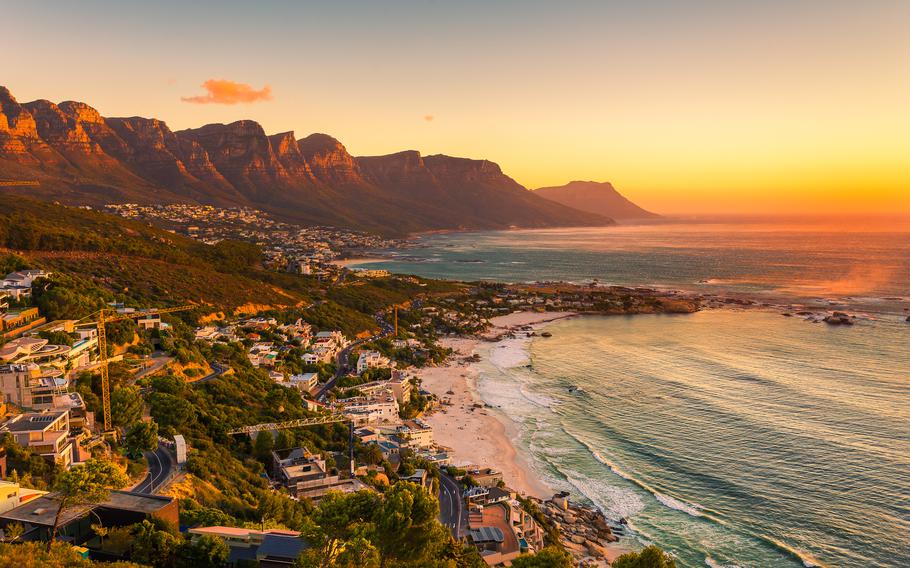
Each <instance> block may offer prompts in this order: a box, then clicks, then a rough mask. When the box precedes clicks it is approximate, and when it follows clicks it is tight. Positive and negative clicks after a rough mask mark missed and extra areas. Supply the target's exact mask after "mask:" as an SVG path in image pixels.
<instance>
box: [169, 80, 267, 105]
mask: <svg viewBox="0 0 910 568" xmlns="http://www.w3.org/2000/svg"><path fill="white" fill-rule="evenodd" d="M202 88H203V89H205V90H206V91H208V94H206V95H198V96H195V97H181V98H180V100H182V101H183V102H185V103H195V104H200V105H208V104H218V105H235V104H237V103H255V102H259V101H270V100H272V88H271V87H269V86H268V85H265V86H264V87H262V88H261V89H259V90H258V91H257V90H256V89H254V88H253V87H252V86H251V85H247V84H246V83H235V82H233V81H227V80H225V79H209V80H208V81H206V82H205V83H203V84H202Z"/></svg>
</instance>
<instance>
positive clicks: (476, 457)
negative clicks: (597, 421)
mask: <svg viewBox="0 0 910 568" xmlns="http://www.w3.org/2000/svg"><path fill="white" fill-rule="evenodd" d="M576 315H577V314H576V313H574V312H544V313H537V312H515V313H512V314H508V315H505V316H499V317H496V318H493V319H492V320H490V321H491V323H493V328H491V329H490V330H489V331H488V332H487V333H485V334H484V336H483V337H482V338H464V337H459V338H447V339H444V340H442V342H441V343H442V344H443V345H444V346H445V347H448V348H451V349H452V351H453V353H452V355H451V356H450V358H449V360H448V361H447V362H446V364H445V365H442V366H439V367H432V368H428V369H423V370H421V371H420V372H419V373H418V376H419V377H420V379H421V386H422V388H424V389H426V390H428V391H430V392H431V393H433V394H435V395H436V396H437V397H438V398H439V400H440V401H441V404H440V406H439V407H438V408H437V409H436V410H434V411H433V412H432V413H431V414H428V415H426V416H425V417H424V420H426V421H427V423H429V424H430V425H431V426H432V427H433V432H434V437H435V439H436V441H437V442H438V443H439V444H441V445H442V446H445V447H447V448H449V449H450V455H451V456H452V463H453V465H457V466H463V465H476V466H479V467H492V468H494V469H496V470H499V471H501V472H502V475H503V480H504V481H505V483H506V485H508V486H509V487H511V488H512V489H515V490H516V491H518V492H519V493H522V494H524V495H530V496H533V497H537V498H539V499H547V498H549V497H551V496H552V495H553V494H554V493H555V492H556V491H555V490H554V489H553V488H552V487H550V486H548V485H547V484H546V483H545V482H544V481H543V480H541V479H540V477H539V476H538V475H537V474H536V473H535V472H534V470H533V469H532V468H531V466H530V464H529V463H528V461H527V458H526V457H525V456H524V455H522V454H521V453H520V452H519V451H518V449H517V448H516V446H515V444H514V443H513V440H515V439H516V438H517V436H518V429H517V427H516V426H515V424H514V423H513V422H512V421H511V419H509V418H508V417H507V416H505V415H502V413H501V412H500V411H498V410H496V409H494V408H490V407H488V406H486V403H485V402H484V400H483V398H482V397H481V396H480V393H479V392H478V390H477V381H478V380H479V379H480V370H479V369H478V368H477V366H476V365H475V364H474V363H472V362H471V361H470V360H468V359H469V358H470V357H472V356H473V355H475V354H477V352H478V351H479V350H480V348H481V347H482V345H483V343H485V342H496V341H498V340H499V339H500V338H502V337H503V336H506V335H508V334H509V333H510V332H511V331H513V330H515V329H516V328H519V327H522V326H526V325H533V326H539V325H543V324H545V323H549V322H552V321H556V320H560V319H565V318H568V317H574V316H576Z"/></svg>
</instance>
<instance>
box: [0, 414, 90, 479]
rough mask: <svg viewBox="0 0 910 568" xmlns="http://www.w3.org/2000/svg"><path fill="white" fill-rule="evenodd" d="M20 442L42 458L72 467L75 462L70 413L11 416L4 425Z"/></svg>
mask: <svg viewBox="0 0 910 568" xmlns="http://www.w3.org/2000/svg"><path fill="white" fill-rule="evenodd" d="M2 430H5V431H7V432H9V433H10V434H12V436H13V439H14V440H16V443H17V444H19V445H20V446H22V447H23V448H28V449H30V450H32V451H33V452H35V453H37V454H39V455H41V457H43V458H45V459H47V460H50V461H53V462H56V463H58V464H60V465H62V466H63V467H69V466H70V464H72V462H73V440H72V439H71V438H70V421H69V412H68V411H66V410H58V411H54V412H27V413H25V414H19V415H17V416H13V417H12V418H10V419H9V420H8V421H7V422H6V423H5V424H4V425H3V426H2Z"/></svg>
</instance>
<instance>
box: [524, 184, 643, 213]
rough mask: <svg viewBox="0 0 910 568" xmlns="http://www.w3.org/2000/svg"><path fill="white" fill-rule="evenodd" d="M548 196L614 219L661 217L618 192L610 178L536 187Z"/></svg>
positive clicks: (537, 193)
mask: <svg viewBox="0 0 910 568" xmlns="http://www.w3.org/2000/svg"><path fill="white" fill-rule="evenodd" d="M534 193H535V194H536V195H539V196H541V197H543V198H545V199H549V200H551V201H555V202H557V203H561V204H563V205H566V206H568V207H573V208H575V209H578V210H580V211H587V212H589V213H596V214H598V215H604V216H607V217H611V218H613V219H619V220H628V219H654V218H657V217H660V215H657V214H656V213H652V212H650V211H647V210H645V209H642V208H641V207H639V206H638V205H636V204H635V203H632V202H631V201H629V200H628V199H627V198H626V197H625V196H623V195H622V194H621V193H619V192H618V191H616V188H614V187H613V184H612V183H610V182H608V181H583V180H575V181H570V182H569V183H567V184H565V185H560V186H553V187H541V188H538V189H535V190H534Z"/></svg>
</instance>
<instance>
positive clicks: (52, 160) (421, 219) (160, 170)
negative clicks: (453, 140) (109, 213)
mask: <svg viewBox="0 0 910 568" xmlns="http://www.w3.org/2000/svg"><path fill="white" fill-rule="evenodd" d="M3 179H9V180H38V181H39V186H38V187H34V186H30V187H28V189H20V188H10V187H3V188H0V191H2V192H3V193H6V194H15V193H17V192H18V193H26V192H27V193H28V194H29V195H32V196H35V197H43V198H46V199H55V200H61V201H64V202H67V203H74V204H83V203H87V204H92V205H100V204H105V203H110V202H118V201H119V202H123V201H131V202H133V201H134V202H140V203H149V202H152V203H155V202H175V201H184V202H198V203H209V204H215V205H239V206H250V207H256V208H259V209H263V210H265V211H267V212H269V213H272V214H273V215H276V216H277V217H279V218H282V219H285V220H289V221H296V222H303V223H314V224H323V225H336V226H348V227H355V228H362V229H367V230H375V231H379V232H385V233H389V234H401V233H404V232H411V231H420V230H429V229H457V228H470V229H494V228H507V227H513V226H522V227H546V226H568V225H602V224H606V223H610V222H611V221H610V220H609V219H607V218H604V217H601V216H598V215H594V214H588V213H583V212H580V211H576V210H572V209H569V208H567V207H565V206H563V205H560V204H558V203H553V202H551V201H548V200H546V199H543V198H540V197H538V196H536V195H534V194H533V193H531V192H529V191H528V190H527V189H526V188H524V187H522V186H521V185H520V184H518V183H517V182H515V181H514V180H513V179H511V178H509V177H508V176H506V175H505V174H503V172H502V170H501V169H500V168H499V166H498V165H496V164H494V163H493V162H490V161H487V160H468V159H464V158H452V157H449V156H442V155H439V156H427V157H423V156H421V155H420V153H418V152H416V151H406V152H399V153H397V154H391V155H388V156H371V157H363V158H355V157H353V156H351V154H350V153H349V152H348V151H347V149H346V148H345V147H344V145H342V144H341V143H340V142H339V141H338V140H336V139H334V138H332V137H331V136H328V135H326V134H311V135H309V136H307V137H305V138H302V139H300V140H296V139H295V137H294V133H293V132H283V133H280V134H273V135H271V136H269V135H266V133H265V131H264V130H263V128H262V126H260V125H259V124H258V123H256V122H254V121H251V120H240V121H237V122H233V123H231V124H209V125H206V126H203V127H200V128H192V129H188V130H181V131H177V132H173V131H171V130H170V128H168V126H167V124H165V123H164V122H162V121H160V120H157V119H154V118H141V117H129V118H106V117H103V116H102V115H101V114H100V113H99V112H98V111H97V110H95V109H93V108H92V107H90V106H88V105H86V104H84V103H80V102H75V101H66V102H63V103H60V104H59V105H56V104H54V103H52V102H50V101H45V100H38V101H33V102H30V103H26V104H19V103H18V102H17V101H16V99H15V98H14V97H13V96H12V94H11V93H10V92H9V91H8V90H7V89H5V88H3V87H0V180H3Z"/></svg>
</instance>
